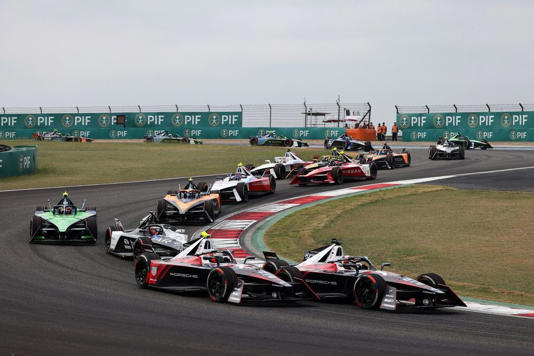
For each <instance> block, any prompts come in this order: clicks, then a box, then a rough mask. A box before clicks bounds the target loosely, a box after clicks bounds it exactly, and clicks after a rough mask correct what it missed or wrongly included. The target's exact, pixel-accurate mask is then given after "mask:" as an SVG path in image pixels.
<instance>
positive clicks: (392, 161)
mask: <svg viewBox="0 0 534 356" xmlns="http://www.w3.org/2000/svg"><path fill="white" fill-rule="evenodd" d="M356 159H359V160H360V161H361V162H367V163H370V162H374V163H375V164H376V165H377V167H378V169H394V168H399V167H409V166H410V164H411V163H412V155H411V153H410V152H408V151H406V149H405V148H403V149H402V151H401V152H400V153H397V152H394V151H393V150H392V149H391V147H389V145H388V144H387V143H384V146H382V149H380V150H378V151H374V152H369V153H368V154H359V155H358V156H356Z"/></svg>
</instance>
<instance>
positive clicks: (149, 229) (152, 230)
mask: <svg viewBox="0 0 534 356" xmlns="http://www.w3.org/2000/svg"><path fill="white" fill-rule="evenodd" d="M148 232H150V235H157V234H158V229H156V228H155V227H154V226H150V227H149V228H148Z"/></svg>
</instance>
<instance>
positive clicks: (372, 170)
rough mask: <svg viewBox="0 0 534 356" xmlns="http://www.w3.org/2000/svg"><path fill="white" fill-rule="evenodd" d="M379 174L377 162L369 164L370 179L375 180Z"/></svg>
mask: <svg viewBox="0 0 534 356" xmlns="http://www.w3.org/2000/svg"><path fill="white" fill-rule="evenodd" d="M377 174H378V167H377V165H376V163H375V162H371V163H370V164H369V179H370V180H375V179H376V176H377Z"/></svg>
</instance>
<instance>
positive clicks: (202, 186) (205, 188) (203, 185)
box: [197, 182, 209, 193]
mask: <svg viewBox="0 0 534 356" xmlns="http://www.w3.org/2000/svg"><path fill="white" fill-rule="evenodd" d="M197 188H198V190H200V191H201V192H202V193H205V192H207V191H208V188H209V186H208V183H206V182H200V183H198V185H197Z"/></svg>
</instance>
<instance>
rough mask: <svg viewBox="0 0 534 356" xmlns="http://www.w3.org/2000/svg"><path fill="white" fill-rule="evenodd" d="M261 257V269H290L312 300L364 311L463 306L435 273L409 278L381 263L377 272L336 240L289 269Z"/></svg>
mask: <svg viewBox="0 0 534 356" xmlns="http://www.w3.org/2000/svg"><path fill="white" fill-rule="evenodd" d="M264 256H265V258H266V262H265V264H264V265H263V267H262V268H263V269H264V270H266V271H269V272H271V273H274V274H280V273H281V271H283V270H284V269H291V270H292V271H293V273H292V276H295V278H300V279H301V280H303V283H304V284H305V286H306V288H307V290H309V291H310V292H311V294H312V295H313V296H314V297H315V299H316V300H324V299H328V298H342V299H345V300H347V301H351V302H354V303H355V304H356V305H357V306H359V307H361V308H364V309H385V310H397V308H399V307H414V308H428V309H430V308H442V307H455V306H462V307H465V306H466V305H465V303H464V302H463V301H462V300H461V299H460V298H459V297H458V296H457V295H456V293H454V291H453V290H452V289H451V288H450V287H449V286H447V285H446V283H445V281H444V280H443V278H441V277H440V276H439V275H438V274H435V273H425V274H421V275H420V276H419V277H417V279H412V278H410V277H406V276H403V275H400V274H397V273H394V272H389V271H384V270H383V269H384V267H386V266H389V263H382V265H381V267H380V270H377V268H376V267H375V266H374V265H373V263H372V262H371V260H370V259H369V258H368V257H366V256H347V255H344V253H343V247H342V246H341V242H339V241H337V240H336V239H333V240H332V243H331V244H330V245H327V246H323V247H319V248H317V249H314V250H311V251H307V252H306V254H305V256H304V261H303V262H302V263H300V264H298V265H296V266H289V264H288V263H287V262H285V261H283V260H280V259H279V258H278V256H277V255H276V253H274V252H264ZM295 269H297V270H298V273H297V272H295ZM299 273H300V275H299Z"/></svg>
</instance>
